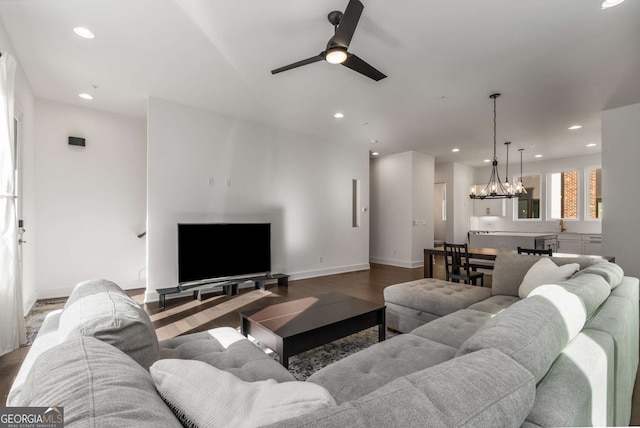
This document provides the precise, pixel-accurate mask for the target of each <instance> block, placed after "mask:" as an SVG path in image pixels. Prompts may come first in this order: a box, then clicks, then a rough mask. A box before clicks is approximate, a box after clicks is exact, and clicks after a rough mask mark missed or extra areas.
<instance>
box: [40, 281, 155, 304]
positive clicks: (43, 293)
mask: <svg viewBox="0 0 640 428" xmlns="http://www.w3.org/2000/svg"><path fill="white" fill-rule="evenodd" d="M114 282H115V283H116V284H118V286H119V287H120V288H122V289H123V290H135V289H137V288H144V286H145V283H144V280H143V279H142V280H140V279H134V280H129V281H114ZM74 288H75V285H71V286H69V287H60V288H49V289H44V290H37V291H36V293H37V298H38V300H40V299H55V298H58V297H69V295H70V294H71V292H72V291H73V289H74Z"/></svg>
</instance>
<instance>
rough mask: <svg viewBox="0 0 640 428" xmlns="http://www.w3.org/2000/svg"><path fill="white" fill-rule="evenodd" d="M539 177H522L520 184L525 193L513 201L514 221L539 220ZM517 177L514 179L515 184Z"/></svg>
mask: <svg viewBox="0 0 640 428" xmlns="http://www.w3.org/2000/svg"><path fill="white" fill-rule="evenodd" d="M540 178H541V177H540V175H524V176H522V184H523V185H524V188H525V189H527V193H525V194H522V195H520V197H518V198H517V199H515V200H514V206H515V207H516V210H515V211H516V215H514V220H539V219H540V187H541V186H540ZM516 180H517V177H514V182H516Z"/></svg>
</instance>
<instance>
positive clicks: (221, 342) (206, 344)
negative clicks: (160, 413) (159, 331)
mask: <svg viewBox="0 0 640 428" xmlns="http://www.w3.org/2000/svg"><path fill="white" fill-rule="evenodd" d="M159 346H160V359H165V358H178V359H181V360H197V361H202V362H205V363H207V364H210V365H212V366H214V367H216V368H219V369H221V370H224V371H227V372H229V373H231V374H233V375H235V376H237V377H238V378H240V379H242V380H244V381H246V382H255V381H258V380H264V379H275V380H276V381H278V382H288V381H292V380H295V378H294V377H293V375H291V373H289V372H288V371H287V370H284V369H283V367H282V366H281V365H280V364H277V363H275V361H274V360H273V359H272V358H271V357H269V356H268V355H267V354H265V353H264V352H262V351H260V349H259V348H257V347H256V346H255V345H254V344H253V343H251V342H250V341H248V340H247V338H246V337H244V336H243V335H241V334H240V333H238V332H237V331H236V330H235V329H233V328H231V327H219V328H215V329H212V330H208V331H203V332H200V333H192V334H189V335H186V336H178V337H174V338H171V339H167V340H163V341H161V342H160V343H159Z"/></svg>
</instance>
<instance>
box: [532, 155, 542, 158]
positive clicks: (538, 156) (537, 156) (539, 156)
mask: <svg viewBox="0 0 640 428" xmlns="http://www.w3.org/2000/svg"><path fill="white" fill-rule="evenodd" d="M534 157H536V158H541V157H542V155H535V156H534Z"/></svg>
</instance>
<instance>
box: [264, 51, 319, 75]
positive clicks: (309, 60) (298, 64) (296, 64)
mask: <svg viewBox="0 0 640 428" xmlns="http://www.w3.org/2000/svg"><path fill="white" fill-rule="evenodd" d="M322 60H324V52H320V54H318V55H316V56H312V57H311V58H307V59H303V60H302V61H298V62H294V63H293V64H289V65H285V66H284V67H280V68H276V69H275V70H271V74H276V73H281V72H283V71H287V70H291V69H292V68H297V67H302V66H303V65H307V64H313V63H314V62H318V61H322Z"/></svg>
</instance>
